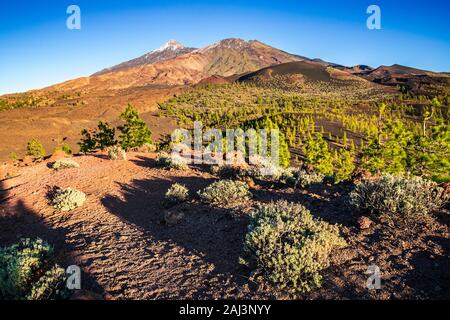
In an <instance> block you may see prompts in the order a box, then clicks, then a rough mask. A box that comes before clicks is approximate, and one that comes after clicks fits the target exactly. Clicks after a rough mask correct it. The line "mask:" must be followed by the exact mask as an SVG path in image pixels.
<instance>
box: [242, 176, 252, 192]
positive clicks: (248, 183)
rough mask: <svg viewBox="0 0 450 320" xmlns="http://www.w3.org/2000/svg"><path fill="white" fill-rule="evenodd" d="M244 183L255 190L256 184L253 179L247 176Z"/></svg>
mask: <svg viewBox="0 0 450 320" xmlns="http://www.w3.org/2000/svg"><path fill="white" fill-rule="evenodd" d="M243 180H244V182H245V183H246V184H247V186H248V187H249V188H251V189H253V188H254V187H255V182H254V181H253V179H252V178H250V177H248V176H246V177H244V178H243Z"/></svg>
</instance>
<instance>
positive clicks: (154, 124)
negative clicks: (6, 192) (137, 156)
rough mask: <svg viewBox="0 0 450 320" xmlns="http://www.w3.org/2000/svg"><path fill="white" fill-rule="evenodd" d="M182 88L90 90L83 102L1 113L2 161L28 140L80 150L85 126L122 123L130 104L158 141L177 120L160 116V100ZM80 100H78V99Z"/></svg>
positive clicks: (23, 148) (50, 147)
mask: <svg viewBox="0 0 450 320" xmlns="http://www.w3.org/2000/svg"><path fill="white" fill-rule="evenodd" d="M180 90H183V88H181V87H167V86H166V87H160V86H148V87H136V88H130V89H124V90H109V91H105V92H98V91H94V92H89V93H86V94H85V95H83V96H82V98H80V99H79V100H80V101H83V103H84V104H78V105H77V106H71V103H72V100H64V101H58V102H57V103H55V104H54V105H51V106H47V107H39V108H21V109H13V110H8V111H2V112H0V161H4V160H8V157H9V155H10V154H11V153H12V152H15V153H16V154H17V155H18V156H19V158H21V157H23V156H24V154H25V151H26V146H27V143H28V142H29V141H30V140H32V139H35V138H36V139H38V140H39V141H40V142H41V143H42V144H43V145H44V148H45V149H46V151H47V153H49V154H50V153H52V151H53V150H54V148H55V147H56V146H57V145H58V144H59V143H60V142H61V141H62V140H63V139H65V142H66V143H67V144H69V145H70V147H71V148H72V149H73V150H74V152H77V151H78V145H77V143H78V142H79V141H80V137H81V135H80V132H81V130H82V129H85V128H86V129H91V128H95V127H96V126H97V124H98V122H99V121H106V122H109V123H110V124H112V125H117V124H118V123H119V121H118V120H119V115H120V113H122V112H123V111H124V110H125V108H126V106H127V104H128V103H132V104H133V105H134V106H135V107H136V108H137V109H138V111H139V112H140V113H141V116H142V118H143V119H144V120H145V121H146V123H147V124H148V125H149V127H150V128H152V133H153V137H154V140H155V141H158V139H159V138H161V137H162V136H163V135H166V134H169V133H171V132H172V131H173V130H174V129H175V128H176V126H175V123H174V122H173V121H172V120H171V119H169V118H161V117H159V116H158V112H157V110H158V105H157V103H158V102H162V101H164V100H166V99H167V98H168V97H170V96H172V95H174V94H176V93H177V92H179V91H180ZM78 102H79V101H78Z"/></svg>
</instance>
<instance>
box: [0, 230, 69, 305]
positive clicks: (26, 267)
mask: <svg viewBox="0 0 450 320" xmlns="http://www.w3.org/2000/svg"><path fill="white" fill-rule="evenodd" d="M52 256H53V248H52V247H51V246H50V245H49V244H47V243H46V242H44V241H42V240H41V239H37V240H30V239H24V240H22V241H21V242H19V243H18V244H14V245H11V246H9V247H5V248H0V300H5V299H6V300H24V299H27V300H42V299H56V298H60V297H63V295H64V294H65V278H66V275H65V271H64V269H62V268H60V267H59V266H58V265H51V267H49V260H50V259H51V258H52ZM48 267H49V269H48V270H47V271H46V268H48Z"/></svg>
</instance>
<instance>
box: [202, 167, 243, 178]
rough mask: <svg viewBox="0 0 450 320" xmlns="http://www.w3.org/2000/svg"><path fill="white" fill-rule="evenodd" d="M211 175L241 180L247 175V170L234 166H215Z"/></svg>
mask: <svg viewBox="0 0 450 320" xmlns="http://www.w3.org/2000/svg"><path fill="white" fill-rule="evenodd" d="M211 173H212V174H214V175H217V176H219V177H221V178H223V179H240V178H242V177H245V176H246V175H247V169H246V168H245V167H243V166H240V165H232V164H223V165H213V166H211Z"/></svg>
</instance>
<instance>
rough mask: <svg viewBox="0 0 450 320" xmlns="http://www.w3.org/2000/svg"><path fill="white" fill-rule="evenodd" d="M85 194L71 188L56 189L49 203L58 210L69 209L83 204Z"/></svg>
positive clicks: (64, 210)
mask: <svg viewBox="0 0 450 320" xmlns="http://www.w3.org/2000/svg"><path fill="white" fill-rule="evenodd" d="M85 201H86V195H85V194H84V193H83V192H81V191H78V190H76V189H72V188H66V189H61V188H60V189H57V190H56V191H55V193H54V195H53V196H52V199H51V204H52V205H53V207H54V208H55V209H57V210H58V211H63V212H67V211H71V210H74V209H76V208H78V207H80V206H82V205H83V203H84V202H85Z"/></svg>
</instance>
